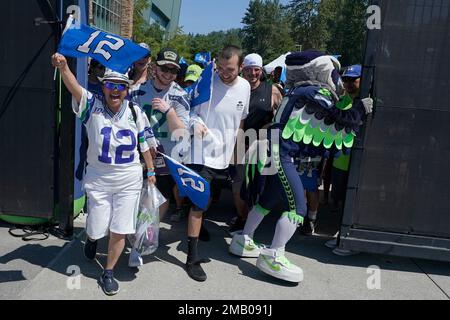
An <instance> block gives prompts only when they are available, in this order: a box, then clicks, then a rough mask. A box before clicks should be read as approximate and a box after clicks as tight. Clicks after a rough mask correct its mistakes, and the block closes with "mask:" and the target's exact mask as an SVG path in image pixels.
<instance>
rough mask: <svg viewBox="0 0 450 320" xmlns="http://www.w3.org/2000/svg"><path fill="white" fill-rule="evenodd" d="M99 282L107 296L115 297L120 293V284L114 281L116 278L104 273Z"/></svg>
mask: <svg viewBox="0 0 450 320" xmlns="http://www.w3.org/2000/svg"><path fill="white" fill-rule="evenodd" d="M98 281H99V285H100V287H101V288H102V290H103V292H104V293H105V294H106V295H108V296H113V295H115V294H117V293H118V292H119V283H118V282H117V281H116V279H114V276H112V275H107V274H106V273H103V274H102V276H101V277H100V279H99V280H98Z"/></svg>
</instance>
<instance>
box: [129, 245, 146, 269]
mask: <svg viewBox="0 0 450 320" xmlns="http://www.w3.org/2000/svg"><path fill="white" fill-rule="evenodd" d="M143 264H144V262H143V260H142V256H141V255H140V254H139V252H138V251H137V250H136V249H135V248H132V249H131V252H130V257H129V258H128V266H129V267H130V268H137V267H140V266H142V265H143Z"/></svg>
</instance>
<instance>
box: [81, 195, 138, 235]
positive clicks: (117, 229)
mask: <svg viewBox="0 0 450 320" xmlns="http://www.w3.org/2000/svg"><path fill="white" fill-rule="evenodd" d="M86 193H87V196H88V216H87V221H86V232H87V235H88V237H89V238H90V239H92V240H97V239H101V238H103V237H105V236H107V235H108V234H109V232H113V233H117V234H124V235H125V234H133V233H135V231H136V229H135V228H136V217H137V213H138V208H139V198H140V193H141V189H135V188H133V189H125V190H121V191H119V192H110V191H97V190H86Z"/></svg>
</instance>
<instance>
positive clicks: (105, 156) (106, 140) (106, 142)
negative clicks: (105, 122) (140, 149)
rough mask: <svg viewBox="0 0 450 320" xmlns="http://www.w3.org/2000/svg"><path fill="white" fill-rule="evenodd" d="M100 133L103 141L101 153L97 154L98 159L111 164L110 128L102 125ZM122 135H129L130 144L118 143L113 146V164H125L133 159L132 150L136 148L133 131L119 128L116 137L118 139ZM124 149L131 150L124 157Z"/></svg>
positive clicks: (121, 137) (122, 136)
mask: <svg viewBox="0 0 450 320" xmlns="http://www.w3.org/2000/svg"><path fill="white" fill-rule="evenodd" d="M100 134H101V135H102V136H103V143H102V154H101V155H100V156H98V161H100V162H103V163H108V164H111V163H112V162H113V159H112V157H111V156H110V149H111V134H113V132H112V128H111V127H104V128H103V129H102V130H101V131H100ZM124 137H130V138H131V144H120V145H117V146H115V150H116V152H115V157H114V164H126V163H131V162H133V161H134V150H135V148H136V137H135V136H134V133H133V131H131V130H128V129H126V130H120V131H118V132H117V134H116V138H117V139H118V140H121V139H123V138H124ZM125 151H128V152H131V154H130V155H129V156H128V157H124V156H123V153H124V152H125Z"/></svg>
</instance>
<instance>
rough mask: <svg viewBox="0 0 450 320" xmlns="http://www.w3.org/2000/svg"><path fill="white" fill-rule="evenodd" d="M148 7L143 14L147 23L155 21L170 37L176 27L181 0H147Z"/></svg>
mask: <svg viewBox="0 0 450 320" xmlns="http://www.w3.org/2000/svg"><path fill="white" fill-rule="evenodd" d="M148 3H149V9H148V10H146V11H145V12H144V13H143V15H144V18H145V20H147V22H148V23H154V22H157V23H158V24H159V25H160V26H161V27H162V28H163V29H164V30H165V31H166V37H168V38H171V37H173V35H174V34H175V32H176V30H177V28H178V22H179V20H180V10H181V0H148Z"/></svg>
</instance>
